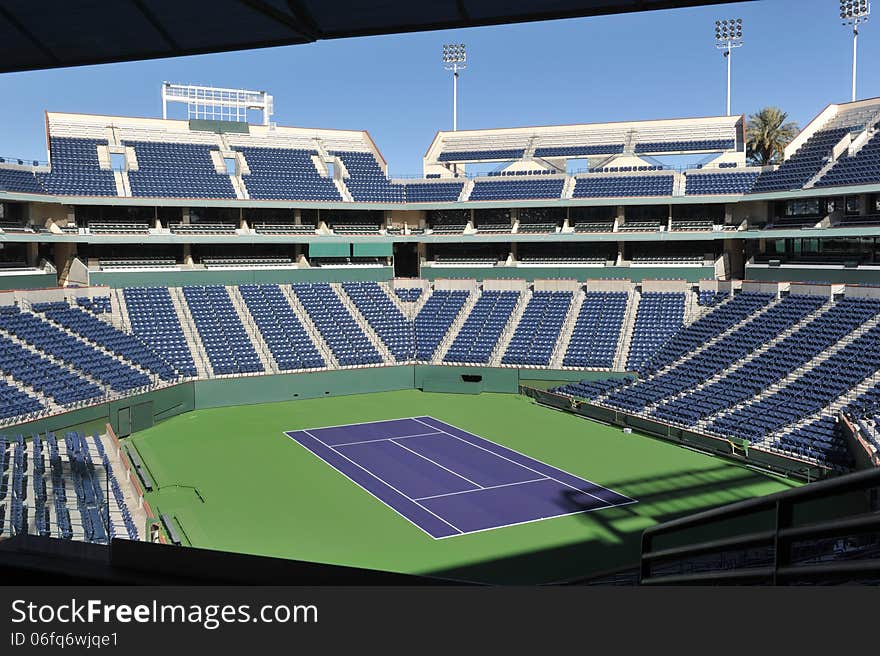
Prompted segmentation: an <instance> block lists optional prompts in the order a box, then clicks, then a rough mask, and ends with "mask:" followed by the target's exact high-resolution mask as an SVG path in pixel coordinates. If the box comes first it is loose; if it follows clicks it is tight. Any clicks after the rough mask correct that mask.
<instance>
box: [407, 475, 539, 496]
mask: <svg viewBox="0 0 880 656" xmlns="http://www.w3.org/2000/svg"><path fill="white" fill-rule="evenodd" d="M549 480H550V479H549V478H547V477H546V476H545V477H544V478H533V479H531V480H528V481H517V482H516V483H501V484H500V485H487V486H486V487H481V488H480V489H479V490H461V491H460V492H447V493H445V494H434V495H432V496H430V497H418V498H416V499H413V501H425V500H427V499H440V498H442V497H451V496H454V495H456V494H470V493H471V492H481V491H482V490H494V489H495V488H499V487H512V486H514V485H525V484H526V483H540V482H541V481H549Z"/></svg>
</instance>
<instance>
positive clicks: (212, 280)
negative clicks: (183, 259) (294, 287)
mask: <svg viewBox="0 0 880 656" xmlns="http://www.w3.org/2000/svg"><path fill="white" fill-rule="evenodd" d="M393 276H394V269H393V268H391V267H350V268H345V269H341V268H340V269H329V268H321V267H314V268H311V269H241V270H234V271H229V270H225V271H218V270H216V269H196V270H191V271H119V272H112V273H111V272H104V271H93V272H91V273H90V274H89V281H90V283H91V284H92V285H107V286H108V287H182V286H184V285H252V284H276V285H277V284H282V283H292V282H346V281H349V280H357V281H380V282H381V281H386V280H391V278H392V277H393Z"/></svg>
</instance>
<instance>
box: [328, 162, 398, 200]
mask: <svg viewBox="0 0 880 656" xmlns="http://www.w3.org/2000/svg"><path fill="white" fill-rule="evenodd" d="M333 155H336V156H337V157H339V159H341V160H342V163H343V164H345V168H346V170H347V171H348V175H349V177H348V178H346V179H345V186H346V187H348V190H349V191H350V192H351V197H352V198H353V199H354V200H355V201H366V202H375V203H402V202H404V201H405V200H406V197H405V196H406V186H405V185H402V184H396V183H393V182H391V181H390V180H389V179H388V178H387V177H386V176H385V172H384V171H383V170H382V169H381V168H380V167H379V163H378V162H377V161H376V158H375V157H373V153H358V152H352V151H339V152H334V153H333Z"/></svg>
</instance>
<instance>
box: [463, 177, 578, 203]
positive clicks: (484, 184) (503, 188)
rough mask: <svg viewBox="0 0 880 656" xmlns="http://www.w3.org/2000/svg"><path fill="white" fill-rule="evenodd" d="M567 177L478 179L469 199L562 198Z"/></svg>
mask: <svg viewBox="0 0 880 656" xmlns="http://www.w3.org/2000/svg"><path fill="white" fill-rule="evenodd" d="M564 184H565V178H550V179H546V178H530V177H526V178H521V179H518V180H478V181H477V182H475V183H474V188H473V189H472V190H471V195H470V196H469V200H505V199H517V198H524V199H528V198H560V197H561V196H562V187H563V186H564Z"/></svg>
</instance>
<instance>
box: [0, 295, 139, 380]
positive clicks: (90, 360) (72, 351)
mask: <svg viewBox="0 0 880 656" xmlns="http://www.w3.org/2000/svg"><path fill="white" fill-rule="evenodd" d="M0 328H3V329H4V330H6V331H8V332H10V333H12V334H13V335H15V336H16V337H18V338H19V339H21V340H23V341H25V342H27V343H28V344H31V345H32V346H34V347H35V348H36V349H38V350H40V351H42V352H44V353H48V354H49V355H51V356H53V357H54V358H57V359H59V360H61V361H63V362H66V363H67V364H69V365H70V366H71V367H74V368H76V369H79V370H80V371H83V372H85V373H86V374H88V375H89V376H91V377H92V378H94V379H95V380H98V381H100V382H101V383H103V384H104V385H107V386H109V387H110V388H111V389H112V390H113V391H114V392H125V391H128V390H131V389H135V388H140V387H146V386H148V385H150V383H151V381H150V377H149V376H147V375H146V374H144V373H141V372H140V371H137V370H136V369H134V368H132V367H131V366H129V365H127V364H125V363H124V362H122V361H121V360H119V359H117V358H115V357H113V356H110V355H107V354H106V353H103V352H102V351H99V350H98V349H96V348H95V347H93V346H91V345H90V344H87V343H85V342H83V341H80V340H78V339H77V338H75V337H73V336H72V335H70V334H68V333H66V332H64V331H63V330H62V329H60V328H58V327H56V326H54V325H52V324H50V323H48V322H47V321H43V320H42V319H40V318H39V317H37V316H36V315H33V314H29V313H26V312H21V311H20V310H19V309H18V308H17V307H11V308H4V311H3V312H0Z"/></svg>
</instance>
